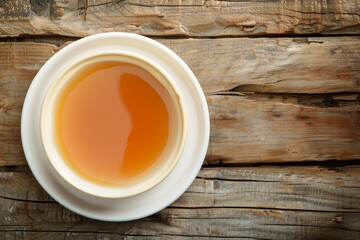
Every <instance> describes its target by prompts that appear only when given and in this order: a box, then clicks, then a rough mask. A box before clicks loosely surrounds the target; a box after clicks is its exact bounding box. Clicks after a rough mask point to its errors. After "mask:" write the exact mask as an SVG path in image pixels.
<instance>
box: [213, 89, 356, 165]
mask: <svg viewBox="0 0 360 240" xmlns="http://www.w3.org/2000/svg"><path fill="white" fill-rule="evenodd" d="M284 98H286V99H285V100H284ZM207 100H208V104H209V109H210V115H211V135H210V139H211V140H210V145H209V149H208V154H207V157H206V161H207V163H210V164H217V163H240V162H283V161H319V160H320V161H321V160H331V159H338V160H347V159H348V160H349V159H360V131H359V129H360V102H359V101H357V102H356V105H354V106H350V107H340V106H336V107H324V108H323V107H318V106H307V105H303V103H302V102H301V99H300V100H299V98H297V97H289V96H282V95H277V96H273V95H270V96H268V97H263V98H257V96H256V95H255V97H252V96H251V95H250V96H227V95H225V96H224V95H220V96H216V95H215V96H208V98H207ZM318 101H319V102H320V103H321V101H322V100H321V99H318ZM305 104H309V103H307V102H305Z"/></svg>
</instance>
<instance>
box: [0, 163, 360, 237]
mask: <svg viewBox="0 0 360 240" xmlns="http://www.w3.org/2000/svg"><path fill="white" fill-rule="evenodd" d="M359 174H360V167H359V166H349V167H338V168H333V169H327V168H320V167H249V168H246V167H245V168H204V169H202V170H201V172H200V174H199V176H198V178H197V179H196V180H195V182H194V183H193V184H192V186H191V187H190V188H189V189H188V190H187V192H186V193H185V194H184V195H183V196H182V197H181V198H180V199H179V200H177V201H176V202H175V203H173V204H172V205H171V206H170V207H169V208H167V209H165V210H163V211H161V212H159V213H157V214H155V215H153V216H150V217H147V218H145V219H141V220H137V221H131V222H126V223H111V222H100V221H95V220H91V219H87V218H84V217H81V216H79V215H77V214H75V213H73V212H70V211H68V210H67V209H64V208H63V207H61V206H60V205H59V204H57V203H56V202H55V201H54V200H52V199H51V198H50V197H49V196H48V195H47V194H46V193H45V192H44V191H43V190H42V189H41V187H40V186H39V185H38V183H37V182H36V180H35V179H34V178H33V176H32V174H31V173H27V172H1V173H0V182H1V183H2V184H1V185H0V202H1V204H0V216H1V217H0V218H1V219H0V222H1V225H0V237H1V236H7V237H9V238H11V237H16V239H27V238H29V237H32V238H36V239H46V238H48V237H49V236H53V238H54V239H62V238H66V239H67V238H69V239H73V238H75V237H77V238H79V237H80V238H81V239H82V238H85V239H94V238H95V237H98V238H99V237H100V238H101V237H104V238H106V237H108V238H112V237H124V236H129V237H156V238H157V237H159V238H166V237H193V238H197V237H204V238H206V237H219V238H224V237H230V238H255V239H279V238H287V239H295V238H297V239H304V238H306V239H309V238H311V239H313V238H321V239H339V238H341V239H356V238H358V237H360V209H359V207H358V206H359V204H360V188H359V186H360V178H359Z"/></svg>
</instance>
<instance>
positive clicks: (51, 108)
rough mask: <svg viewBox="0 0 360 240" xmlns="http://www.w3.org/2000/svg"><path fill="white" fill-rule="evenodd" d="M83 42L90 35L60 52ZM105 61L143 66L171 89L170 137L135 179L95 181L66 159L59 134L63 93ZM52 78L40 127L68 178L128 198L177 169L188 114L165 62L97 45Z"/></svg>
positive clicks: (86, 187) (55, 162) (58, 168)
mask: <svg viewBox="0 0 360 240" xmlns="http://www.w3.org/2000/svg"><path fill="white" fill-rule="evenodd" d="M142 40H143V41H145V42H151V41H153V40H151V39H149V38H145V37H144V38H142ZM83 42H85V43H86V39H82V40H79V41H77V42H74V43H73V44H70V45H68V46H67V47H66V48H64V49H62V50H60V52H61V51H69V48H75V47H76V48H78V47H81V45H82V43H83ZM105 61H112V62H125V63H129V64H133V65H136V66H139V67H140V68H142V69H144V70H146V71H147V72H149V73H150V74H151V75H152V76H153V77H154V78H155V79H156V80H157V81H158V82H159V83H160V84H161V85H162V86H163V87H164V89H165V90H166V92H167V93H168V94H167V95H164V96H163V98H164V99H163V100H164V101H165V102H166V103H167V106H168V111H169V138H168V141H167V144H166V146H165V148H164V150H163V151H162V153H161V155H160V156H159V158H158V159H157V160H156V162H155V164H154V166H151V169H150V170H148V171H147V172H146V173H144V174H142V175H141V176H140V177H138V178H135V179H134V180H132V181H131V182H127V183H125V184H121V185H120V184H119V185H105V184H101V183H100V182H96V181H91V180H90V179H88V178H86V177H84V176H83V175H82V174H79V172H77V171H76V170H75V169H73V168H72V167H71V166H70V164H68V162H69V161H67V160H66V159H64V156H63V155H62V154H61V151H60V150H59V147H58V144H57V140H56V136H55V131H56V130H55V124H54V121H55V115H56V114H55V113H56V105H57V101H58V98H59V95H60V94H61V92H62V91H63V89H64V88H65V87H66V86H67V84H68V83H69V82H71V81H72V80H73V77H74V76H75V75H76V74H77V73H78V72H79V71H81V70H82V69H84V68H86V67H88V66H90V65H92V64H96V63H99V62H105ZM59 64H60V63H59ZM51 81H52V84H51V86H50V88H49V89H48V90H47V93H46V97H45V100H44V102H43V106H42V111H41V119H40V131H41V137H42V143H43V146H44V149H45V152H46V154H47V156H48V159H49V161H50V163H51V165H52V166H53V168H54V169H55V170H56V171H57V173H58V174H59V175H60V176H61V177H62V178H63V179H64V180H65V181H66V182H68V183H69V184H71V185H72V186H74V187H75V188H77V189H79V190H81V191H83V192H86V193H88V194H91V195H95V196H99V197H104V198H124V197H129V196H133V195H136V194H140V193H143V192H145V191H147V190H149V189H151V188H153V187H154V186H156V185H157V184H159V183H160V182H161V181H162V180H164V179H165V178H166V177H167V176H168V175H169V173H170V172H171V171H172V170H173V169H174V167H175V166H176V164H177V162H178V161H179V159H180V157H181V154H182V152H183V149H184V144H185V140H186V117H185V109H184V105H183V99H182V96H181V94H180V92H179V90H178V88H177V86H176V84H175V83H174V81H173V80H172V79H171V77H170V76H169V75H168V74H167V73H166V69H163V68H162V66H159V65H158V64H156V63H155V62H153V61H152V60H151V59H149V58H146V57H143V56H141V55H139V54H135V53H132V52H131V51H118V50H113V51H108V50H104V51H102V50H100V51H99V49H97V48H94V50H92V49H90V50H87V51H86V52H85V53H84V55H83V56H81V57H79V58H75V59H74V58H70V59H69V60H68V61H66V66H65V67H63V69H62V70H61V71H60V73H59V74H57V75H55V76H54V77H53V79H52V80H51ZM134 94H136V93H134ZM94 97H96V96H94ZM140 97H141V96H140ZM149 117H151V116H149ZM144 121H146V119H144ZM105 160H106V159H105ZM140 160H141V159H140ZM99 166H100V162H99Z"/></svg>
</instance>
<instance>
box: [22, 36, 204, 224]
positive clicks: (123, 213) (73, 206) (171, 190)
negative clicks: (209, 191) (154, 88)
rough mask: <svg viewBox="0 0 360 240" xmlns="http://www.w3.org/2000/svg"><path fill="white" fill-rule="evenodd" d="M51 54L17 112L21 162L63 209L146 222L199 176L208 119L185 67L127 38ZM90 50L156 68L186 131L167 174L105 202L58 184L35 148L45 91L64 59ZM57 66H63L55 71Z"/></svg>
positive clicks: (100, 39)
mask: <svg viewBox="0 0 360 240" xmlns="http://www.w3.org/2000/svg"><path fill="white" fill-rule="evenodd" d="M81 41H82V44H81V45H79V43H78V42H79V41H77V42H74V43H73V44H71V45H69V46H67V47H66V48H64V49H62V51H60V52H58V53H57V54H55V55H54V56H53V57H52V58H51V59H50V60H49V61H48V62H47V63H46V64H45V65H44V66H43V68H42V69H41V70H40V71H39V73H38V74H37V76H36V77H35V79H34V80H33V82H32V84H31V86H30V88H29V90H28V93H27V95H26V99H25V102H24V106H23V112H22V119H21V137H22V143H23V148H24V152H25V156H26V159H27V161H28V164H29V166H30V168H31V171H32V172H33V174H34V175H35V177H36V179H37V180H38V182H39V183H40V185H41V186H42V187H43V188H44V189H45V190H46V191H47V192H48V193H49V194H50V195H51V196H52V197H53V198H54V199H55V200H56V201H58V202H59V203H60V204H62V205H63V206H65V207H66V208H68V209H70V210H72V211H74V212H76V213H78V214H81V215H83V216H86V217H90V218H93V219H98V220H105V221H128V220H134V219H138V218H142V217H146V216H149V215H151V214H153V213H156V212H158V211H160V210H161V209H163V208H165V207H167V206H168V205H170V204H171V203H172V202H174V201H175V200H176V199H177V198H178V197H180V196H181V194H183V193H184V192H185V191H186V189H187V188H188V187H189V186H190V184H191V183H192V181H193V180H194V179H195V177H196V175H197V173H198V172H199V170H200V168H201V166H202V163H203V160H204V157H205V154H206V150H207V147H208V140H209V130H210V123H209V113H208V108H207V104H206V100H205V97H204V94H203V92H202V90H201V87H200V85H199V83H198V81H197V79H196V78H195V76H194V74H193V73H192V72H191V70H190V69H189V67H188V66H187V65H186V64H185V63H184V62H183V61H182V60H181V59H180V58H179V57H178V56H177V55H176V54H175V53H173V52H172V51H171V50H170V49H168V48H167V47H165V46H163V45H162V44H159V43H158V42H156V41H153V40H149V39H148V38H144V37H141V36H139V35H135V34H128V33H106V34H98V35H93V36H90V37H86V38H84V39H82V40H81ZM89 49H91V51H92V52H94V49H98V51H104V50H105V51H107V50H109V51H110V50H119V51H124V50H126V51H131V52H134V53H136V54H140V55H142V56H144V57H147V58H149V59H151V60H153V61H154V62H156V63H157V64H158V65H159V66H161V67H162V68H163V69H166V71H167V74H169V75H170V76H171V77H172V79H173V80H174V81H175V82H176V84H177V86H178V88H179V90H180V92H181V94H182V96H183V98H184V105H185V109H186V117H187V122H188V123H189V124H188V131H187V136H186V143H185V148H184V152H183V154H182V156H181V158H180V160H179V162H178V164H177V165H176V167H175V168H174V169H173V171H172V172H171V173H170V174H169V175H168V176H167V177H166V178H165V180H163V181H162V182H161V183H160V184H158V185H157V186H156V187H154V188H152V189H150V190H149V191H146V192H144V193H141V194H138V195H135V196H131V197H126V198H120V199H107V198H101V197H96V196H92V195H89V194H86V193H84V192H81V191H79V190H77V189H76V188H74V187H73V186H71V185H70V184H68V183H67V182H66V181H64V180H63V179H62V178H61V177H60V176H59V175H58V174H57V172H56V171H55V170H54V169H53V168H52V165H51V164H50V163H49V160H48V159H47V155H46V153H45V151H44V148H43V146H42V142H41V134H40V113H41V105H42V103H43V101H44V98H45V95H46V92H47V89H48V88H49V86H50V85H51V82H52V81H51V79H53V78H52V76H53V75H56V74H57V73H58V72H59V71H61V69H62V68H63V67H67V66H66V63H67V62H68V61H69V58H81V57H83V55H84V54H85V55H86V54H87V52H88V51H89ZM59 63H63V64H62V65H59Z"/></svg>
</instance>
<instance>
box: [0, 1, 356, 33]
mask: <svg viewBox="0 0 360 240" xmlns="http://www.w3.org/2000/svg"><path fill="white" fill-rule="evenodd" d="M48 2H49V1H46V0H40V1H32V0H8V1H2V3H0V35H1V36H19V35H21V34H35V35H45V34H46V35H49V34H56V35H65V36H86V35H91V34H94V33H99V32H104V31H106V32H108V31H125V32H134V33H139V34H144V35H149V36H179V35H180V36H192V37H197V36H201V37H203V36H246V35H265V34H267V35H269V34H276V35H278V34H310V33H321V34H339V33H340V34H358V33H359V32H360V16H359V12H360V3H359V2H358V1H357V0H342V1H339V0H336V1H309V0H303V1H296V0H281V1H280V0H279V1H273V0H267V1H261V3H260V2H259V1H257V0H249V1H221V0H218V1H217V0H212V1H204V0H190V1H178V0H169V1H160V0H157V1H139V0H126V1H122V0H120V1H119V0H88V1H85V0H52V1H50V3H48ZM19 20H21V21H19Z"/></svg>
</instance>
